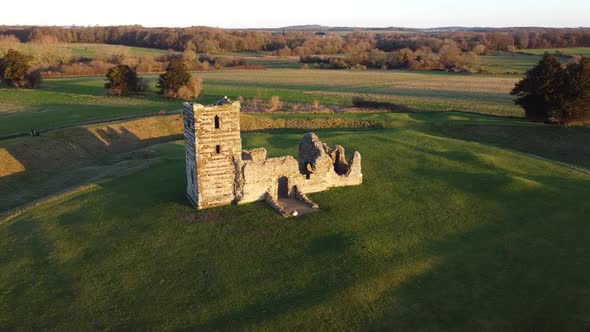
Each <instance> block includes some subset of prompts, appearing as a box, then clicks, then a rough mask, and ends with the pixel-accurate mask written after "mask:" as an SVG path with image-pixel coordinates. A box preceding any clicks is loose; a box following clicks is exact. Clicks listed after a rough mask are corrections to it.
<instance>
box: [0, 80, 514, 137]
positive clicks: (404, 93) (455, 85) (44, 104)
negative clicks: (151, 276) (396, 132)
mask: <svg viewBox="0 0 590 332" xmlns="http://www.w3.org/2000/svg"><path fill="white" fill-rule="evenodd" d="M194 75H195V76H199V77H202V78H203V79H204V83H205V86H204V91H203V94H202V96H201V97H200V98H199V101H200V102H202V103H206V104H208V103H213V102H215V101H217V100H219V98H220V97H222V96H224V95H227V96H229V97H231V98H234V99H235V98H237V97H239V96H242V97H254V96H258V95H261V96H263V97H265V98H270V97H271V96H273V95H277V96H279V97H280V98H281V99H282V100H284V101H291V102H310V103H311V102H314V101H316V100H317V101H319V102H321V103H323V104H326V105H345V106H350V105H351V104H352V98H353V97H354V96H362V97H364V98H366V99H371V100H380V101H386V102H390V103H395V104H398V105H400V106H405V107H407V108H409V109H410V110H414V111H453V110H455V111H468V112H477V113H484V114H494V115H508V116H516V117H521V116H522V115H523V112H522V110H521V109H520V108H518V107H517V106H515V105H514V103H513V102H512V99H513V98H512V96H510V95H509V94H508V92H509V91H510V89H511V88H512V87H513V86H514V83H515V82H516V80H517V78H515V77H486V76H478V75H464V74H450V73H426V72H404V71H386V72H385V71H336V70H290V69H281V70H244V71H231V70H228V71H215V72H207V73H195V74H194ZM146 77H147V78H148V79H150V81H151V83H152V89H153V90H152V91H151V92H150V93H148V94H147V95H146V96H145V97H130V98H116V97H107V96H106V95H105V91H104V88H103V85H104V78H103V77H82V78H59V79H47V80H45V83H44V86H43V88H42V89H40V90H18V91H17V90H12V89H0V137H2V136H7V135H12V134H18V133H23V132H28V131H29V130H30V129H36V130H43V129H48V128H55V127H62V126H72V125H78V124H81V123H85V122H88V121H97V120H106V119H110V118H113V117H119V116H126V115H140V114H153V113H158V112H160V111H172V110H177V109H179V108H181V105H180V102H179V101H171V100H167V99H163V98H161V97H159V96H157V95H155V92H154V91H155V80H156V76H154V75H148V76H146Z"/></svg>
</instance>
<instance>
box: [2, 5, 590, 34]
mask: <svg viewBox="0 0 590 332" xmlns="http://www.w3.org/2000/svg"><path fill="white" fill-rule="evenodd" d="M72 24H75V25H130V24H141V25H143V26H150V27H151V26H168V27H185V26H192V25H206V26H214V27H222V28H254V27H256V28H276V27H283V26H288V25H301V24H321V25H329V26H362V27H387V26H396V27H415V28H431V27H442V26H469V27H472V26H485V27H506V26H549V27H580V26H586V27H588V26H590V0H560V1H556V0H536V1H535V0H493V1H492V0H489V1H480V0H438V1H437V0H419V1H416V0H405V1H399V0H363V1H359V0H356V1H346V0H341V1H326V0H291V1H271V0H251V1H248V0H241V1H235V0H225V1H212V0H205V1H198V0H192V1H185V0H176V1H175V0H172V1H162V0H157V1H156V0H142V1H135V0H134V1H126V0H99V1H71V0H70V1H66V0H32V1H31V0H28V1H27V0H21V1H15V0H3V1H2V3H1V4H0V25H72Z"/></svg>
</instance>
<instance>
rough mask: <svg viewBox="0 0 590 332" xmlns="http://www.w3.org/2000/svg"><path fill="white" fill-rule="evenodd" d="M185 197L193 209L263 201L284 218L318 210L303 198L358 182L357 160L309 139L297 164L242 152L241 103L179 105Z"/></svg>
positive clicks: (337, 148)
mask: <svg viewBox="0 0 590 332" xmlns="http://www.w3.org/2000/svg"><path fill="white" fill-rule="evenodd" d="M184 137H185V148H186V177H187V189H186V196H187V198H188V199H189V200H190V202H191V203H192V204H193V205H194V206H195V207H196V208H198V209H205V208H209V207H215V206H222V205H227V204H231V203H235V204H244V203H251V202H255V201H260V200H266V201H267V202H268V203H269V204H270V205H271V206H272V207H273V208H275V209H276V210H277V211H278V212H279V213H280V214H281V215H283V216H284V217H291V216H297V215H299V214H303V213H307V212H312V211H314V210H316V209H318V208H319V207H318V205H317V204H315V203H314V202H312V201H311V200H310V199H309V198H308V197H307V196H306V194H309V193H315V192H319V191H324V190H327V189H329V188H332V187H341V186H354V185H360V184H361V183H362V182H363V174H362V173H361V155H360V153H358V152H354V154H353V156H352V158H351V159H350V160H346V157H345V150H344V148H343V147H342V146H339V145H336V146H334V148H332V149H330V148H329V147H328V145H326V144H325V143H322V142H321V141H320V139H319V138H318V136H317V135H316V134H314V133H307V134H305V135H304V136H303V138H302V139H301V141H300V142H299V159H298V160H296V159H295V158H293V157H291V156H284V157H278V158H268V157H267V153H266V150H265V149H264V148H256V149H253V150H250V151H242V138H241V136H240V103H239V102H231V101H229V100H227V98H224V101H223V102H218V103H217V104H216V105H215V106H203V105H200V104H195V103H184Z"/></svg>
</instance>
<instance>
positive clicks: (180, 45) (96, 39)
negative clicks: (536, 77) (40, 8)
mask: <svg viewBox="0 0 590 332" xmlns="http://www.w3.org/2000/svg"><path fill="white" fill-rule="evenodd" d="M0 35H14V36H16V38H18V40H20V41H21V42H29V41H34V40H38V39H40V38H45V37H46V36H50V37H51V38H55V39H56V40H58V41H59V42H67V43H104V44H118V45H126V46H138V47H149V48H159V49H166V50H168V49H170V50H176V51H184V50H187V49H189V50H192V51H195V52H197V53H203V54H216V53H226V52H248V51H266V52H275V54H278V55H311V54H343V53H350V52H352V51H354V50H364V51H370V50H373V49H378V50H381V51H385V52H390V51H395V50H401V49H410V50H412V51H414V52H416V51H417V50H419V49H421V48H423V47H428V48H430V49H432V50H433V52H435V53H438V51H439V49H440V48H441V47H443V46H444V45H445V43H448V41H449V40H451V41H453V42H455V43H456V45H457V46H458V47H459V48H460V49H461V51H462V52H471V51H473V52H476V53H482V52H485V51H512V50H517V49H527V48H565V47H590V29H585V28H580V29H556V28H514V29H507V30H490V31H446V32H445V31H443V32H408V31H405V32H403V33H390V32H373V31H362V30H357V31H352V32H348V33H328V34H326V35H324V34H322V35H317V34H316V33H315V32H312V31H278V32H277V31H275V32H270V31H256V30H231V29H219V28H210V27H188V28H146V27H142V26H138V25H131V26H110V27H36V26H34V27H10V26H0Z"/></svg>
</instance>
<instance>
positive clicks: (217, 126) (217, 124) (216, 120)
mask: <svg viewBox="0 0 590 332" xmlns="http://www.w3.org/2000/svg"><path fill="white" fill-rule="evenodd" d="M215 129H219V115H216V116H215Z"/></svg>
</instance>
